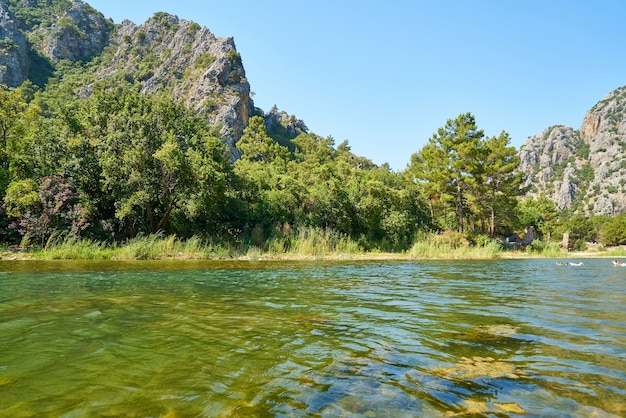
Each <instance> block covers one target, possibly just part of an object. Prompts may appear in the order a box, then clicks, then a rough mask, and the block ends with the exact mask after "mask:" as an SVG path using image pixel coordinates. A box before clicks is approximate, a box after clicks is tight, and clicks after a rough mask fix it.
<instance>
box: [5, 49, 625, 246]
mask: <svg viewBox="0 0 626 418" xmlns="http://www.w3.org/2000/svg"><path fill="white" fill-rule="evenodd" d="M232 59H237V57H236V56H233V58H232ZM74 70H78V69H75V68H74V67H70V68H69V71H67V74H66V76H65V80H64V81H63V80H61V79H60V78H55V79H52V80H50V83H51V84H50V85H54V86H55V88H54V89H48V90H43V91H41V90H38V89H37V87H34V86H33V85H32V84H30V83H25V84H24V85H23V86H21V87H19V88H14V89H8V88H6V87H3V88H1V89H0V197H1V198H2V203H3V205H2V206H1V207H0V226H1V227H2V231H1V236H0V240H2V241H4V242H7V243H19V242H20V241H21V243H22V245H27V244H36V245H39V246H46V245H47V244H50V243H57V242H67V240H68V239H69V240H72V241H71V242H74V243H75V242H78V241H76V240H87V242H88V243H92V244H89V245H91V246H93V245H96V246H97V244H93V243H97V242H103V241H108V242H109V243H110V245H116V243H119V242H126V241H128V240H132V239H137V238H136V237H141V236H161V234H165V235H166V236H169V237H180V238H181V239H185V238H186V239H196V240H197V239H198V237H201V238H202V239H203V240H204V241H203V242H213V241H215V240H217V241H219V242H222V243H224V242H229V243H230V244H228V245H231V246H233V248H234V247H236V246H237V245H239V244H238V243H243V242H245V243H247V245H250V246H256V247H258V248H259V250H263V251H268V252H270V253H281V252H285V251H291V252H306V251H314V250H311V247H315V245H317V246H318V247H321V248H325V249H326V250H329V251H332V249H341V251H347V252H352V251H355V249H356V248H357V247H358V248H359V249H360V250H366V251H367V250H384V251H408V250H410V251H411V254H421V253H423V252H424V251H427V250H426V249H425V248H424V247H421V246H419V245H418V243H419V242H420V241H422V242H425V243H426V242H427V241H428V242H429V243H430V244H432V245H430V247H431V248H432V247H433V245H434V246H435V247H440V246H442V245H443V247H441V248H444V247H445V248H450V249H452V250H454V249H455V248H458V247H459V246H464V245H465V246H467V245H473V246H476V247H480V248H484V252H485V253H489V254H491V253H493V251H497V250H498V249H499V248H501V246H500V244H498V243H497V242H496V241H494V240H493V238H497V237H503V236H505V235H508V234H510V233H512V232H514V231H516V230H518V231H521V230H522V229H523V228H526V227H530V226H532V227H534V228H535V230H537V231H538V232H539V233H540V236H542V237H544V239H545V238H547V239H549V238H550V237H552V238H555V239H558V238H559V237H560V236H561V235H562V234H563V233H564V232H566V231H567V232H568V233H569V234H570V237H571V238H570V243H571V244H570V245H571V246H572V247H575V248H582V247H583V246H584V243H585V242H586V241H589V240H597V241H600V242H602V243H605V244H606V245H609V244H611V245H614V244H624V243H626V232H625V231H626V221H624V219H623V218H624V217H623V216H617V217H615V218H608V217H605V218H599V217H598V218H593V219H586V218H582V217H573V216H568V215H567V214H564V213H562V214H559V213H557V211H556V210H555V208H554V205H553V204H552V202H550V201H549V200H547V199H544V198H542V199H539V200H530V199H529V200H526V201H521V202H519V203H518V196H520V195H522V194H523V192H524V190H523V189H522V187H521V174H520V173H518V172H517V171H516V168H517V167H518V165H519V159H518V157H517V156H516V151H515V149H514V148H513V147H511V146H510V145H509V142H510V138H509V136H508V134H506V132H503V133H501V134H500V135H499V136H497V137H486V136H485V135H484V134H483V132H482V131H481V130H479V129H478V128H477V125H476V122H475V120H474V117H473V116H472V115H471V114H469V113H467V114H462V115H459V117H457V118H456V119H454V120H448V121H447V123H446V125H445V126H444V127H443V128H441V129H439V130H438V132H437V133H436V134H435V135H433V137H432V138H431V139H430V141H429V142H428V143H427V144H426V146H424V147H423V148H422V149H421V150H419V151H418V152H417V153H416V154H414V155H413V156H412V157H411V162H410V164H409V166H408V168H407V170H405V171H404V172H394V171H391V170H390V169H389V168H388V167H386V166H377V165H375V164H373V163H372V162H371V161H369V160H368V159H366V158H363V157H359V156H357V155H355V154H353V153H352V152H351V150H350V147H349V145H348V144H347V142H344V143H341V144H339V145H337V146H336V145H335V143H334V140H333V138H332V137H326V138H324V137H320V136H318V135H315V134H314V133H302V134H300V135H299V136H297V137H296V138H291V139H289V138H287V137H285V136H279V137H278V138H276V139H275V138H273V137H272V136H271V135H270V133H268V132H267V130H266V126H265V123H264V120H263V118H262V117H260V116H253V117H251V118H250V121H249V125H248V127H247V128H246V129H245V131H244V134H243V136H242V137H241V139H240V140H239V141H238V143H237V147H238V149H239V151H240V153H241V158H239V159H238V160H237V161H235V162H232V161H231V160H230V159H229V158H227V155H228V152H227V150H226V148H225V146H224V144H223V143H222V142H221V140H220V138H219V135H218V132H219V131H218V127H212V126H209V125H208V124H207V122H206V119H205V118H203V117H202V116H201V115H199V114H197V113H195V112H193V111H191V110H189V109H187V108H185V107H184V106H183V105H182V104H178V103H176V102H175V101H174V100H173V99H172V98H171V96H169V95H167V94H160V95H156V96H151V95H145V94H142V93H140V91H139V90H138V88H137V87H136V86H135V85H134V84H132V83H130V82H124V81H123V80H115V82H112V81H109V82H104V83H102V82H101V83H95V84H94V85H93V86H92V89H91V95H90V96H88V97H87V98H81V97H78V96H76V95H75V94H74V93H73V90H74V89H73V88H71V86H72V85H76V84H78V81H79V78H80V76H79V75H78V74H79V73H77V72H76V71H74ZM277 139H278V140H279V141H280V142H279V141H277ZM608 225H610V227H607V226H608ZM454 230H456V231H457V232H455V233H452V231H454ZM445 231H448V232H447V233H443V234H441V232H445ZM432 232H435V234H434V235H433V233H432ZM438 232H439V233H440V234H439V235H438V234H437V233H438ZM154 234H156V235H154ZM192 237H193V238H192ZM425 237H429V238H425ZM437 237H438V238H437ZM490 237H491V238H490ZM135 242H140V241H135ZM89 245H88V246H89ZM177 245H178V244H177ZM182 245H183V244H180V245H179V246H182ZM537 245H539V244H537ZM176 248H179V247H176ZM203 248H209V249H210V248H213V247H211V245H208V246H206V247H203ZM222 248H224V246H222ZM326 250H325V251H326ZM535 250H537V249H536V248H535ZM206 251H210V250H206Z"/></svg>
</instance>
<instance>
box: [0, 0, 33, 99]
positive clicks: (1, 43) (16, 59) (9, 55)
mask: <svg viewBox="0 0 626 418" xmlns="http://www.w3.org/2000/svg"><path fill="white" fill-rule="evenodd" d="M28 67H29V62H28V45H27V41H26V36H24V34H23V33H22V32H21V31H20V29H19V22H18V21H17V19H16V18H15V15H14V14H13V13H12V12H11V11H10V10H9V7H8V5H7V4H6V3H5V2H4V1H2V0H0V84H6V85H7V86H10V87H15V86H19V85H20V84H22V83H23V82H24V81H25V80H27V79H28Z"/></svg>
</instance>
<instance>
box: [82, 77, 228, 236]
mask: <svg viewBox="0 0 626 418" xmlns="http://www.w3.org/2000/svg"><path fill="white" fill-rule="evenodd" d="M81 119H82V122H81V123H82V124H83V127H84V128H85V129H83V131H82V133H81V135H82V140H83V146H91V147H93V148H94V149H95V151H96V153H97V162H98V166H99V172H100V178H101V183H100V187H101V193H102V194H103V195H104V196H106V197H103V198H102V199H101V201H100V204H102V205H110V204H113V205H114V213H115V218H116V220H117V221H118V222H119V223H120V225H121V226H123V227H125V229H126V230H127V231H128V233H129V234H130V235H135V234H137V233H139V232H149V233H154V232H157V231H168V230H169V229H168V227H169V224H170V220H171V218H172V216H173V214H174V213H176V216H177V218H180V219H186V220H187V221H189V222H191V221H192V220H193V219H195V217H197V216H198V214H200V213H203V214H204V216H208V214H207V211H208V212H211V210H210V209H209V208H208V207H207V205H213V209H215V207H217V206H219V205H217V204H215V203H211V202H223V200H224V194H225V189H226V183H227V177H228V166H227V164H228V163H227V161H226V159H225V149H224V147H223V145H222V144H221V143H220V141H219V139H218V138H217V136H216V135H215V133H214V132H213V131H211V129H210V128H209V127H208V125H207V124H206V121H205V120H203V119H202V118H201V117H200V116H199V115H197V114H195V113H193V112H192V111H190V110H187V109H186V108H185V107H184V106H182V105H181V104H177V103H175V102H173V101H172V99H171V98H170V97H168V96H158V97H153V96H147V95H143V94H141V93H139V92H138V91H137V90H136V89H135V88H133V87H129V86H123V87H121V88H119V89H117V90H107V89H96V90H95V91H94V93H93V95H92V97H91V98H90V99H89V101H88V102H87V103H86V104H85V107H84V110H83V115H82V117H81ZM87 143H88V144H89V145H86V144H87ZM102 211H103V212H106V210H102ZM174 232H176V231H174Z"/></svg>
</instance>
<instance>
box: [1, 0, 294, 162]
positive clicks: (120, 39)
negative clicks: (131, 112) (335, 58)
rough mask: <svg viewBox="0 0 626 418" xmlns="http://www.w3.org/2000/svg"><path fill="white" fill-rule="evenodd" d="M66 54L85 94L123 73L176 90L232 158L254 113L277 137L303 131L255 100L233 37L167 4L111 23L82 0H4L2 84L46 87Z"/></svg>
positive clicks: (144, 85) (146, 88) (145, 86)
mask: <svg viewBox="0 0 626 418" xmlns="http://www.w3.org/2000/svg"><path fill="white" fill-rule="evenodd" d="M62 60H69V61H74V62H82V63H85V64H86V65H85V66H84V67H83V68H84V71H85V75H84V76H83V77H82V79H81V83H80V87H79V91H78V93H79V94H80V95H82V96H87V95H89V94H90V92H91V88H92V86H93V84H94V83H96V82H98V81H102V80H115V79H120V78H122V79H124V80H126V81H130V82H131V83H135V84H139V85H140V88H141V89H142V91H143V92H145V93H147V94H151V93H156V92H168V93H170V94H172V96H173V98H174V99H175V100H178V101H181V102H183V103H185V104H186V105H187V106H188V107H189V108H192V109H194V110H196V111H197V112H199V113H201V114H203V115H205V116H206V117H207V120H208V122H209V123H210V124H211V125H214V126H219V127H220V129H221V134H222V138H223V140H224V142H225V143H226V145H227V146H228V149H229V150H230V154H231V156H232V158H233V159H235V158H237V157H238V151H237V148H236V147H235V143H236V142H237V140H238V139H239V138H240V137H241V135H242V133H243V130H244V128H245V127H246V126H247V124H248V119H249V117H250V116H252V115H253V114H258V115H261V116H264V118H265V120H266V124H267V126H268V131H270V132H274V133H275V135H276V136H278V137H280V138H288V139H291V138H293V137H295V136H297V134H299V133H301V132H304V131H306V126H305V125H304V123H303V122H302V121H298V120H297V119H295V118H293V117H292V116H289V115H287V114H286V113H285V112H280V113H279V112H278V111H277V110H276V109H273V110H272V111H270V112H268V113H267V114H265V113H264V112H263V111H261V110H260V109H256V108H255V107H254V104H253V101H252V99H251V98H250V85H249V83H248V80H247V79H246V73H245V70H244V67H243V62H242V58H241V56H240V55H239V53H238V52H237V50H236V47H235V42H234V40H233V38H230V37H229V38H220V37H217V36H215V35H213V34H212V33H211V32H210V31H209V30H208V29H207V28H204V27H201V26H200V25H198V24H197V23H195V22H192V21H188V20H182V19H179V18H178V17H176V16H173V15H169V14H167V13H162V12H160V13H156V14H155V15H154V16H153V17H152V18H150V19H148V20H147V21H146V22H144V23H143V24H139V25H138V24H135V23H133V22H130V21H128V20H125V21H123V22H122V23H121V24H118V25H114V24H113V22H112V21H110V20H107V19H105V18H104V16H103V15H102V14H101V13H100V12H98V11H97V10H95V9H93V8H92V7H91V6H89V5H88V4H86V3H84V2H83V1H81V0H47V1H45V2H41V1H36V0H0V84H7V85H8V86H10V87H14V86H18V85H20V84H21V83H22V82H24V81H25V80H31V81H33V82H34V83H35V84H37V85H39V86H40V87H45V85H46V82H47V79H48V77H50V76H51V75H52V74H53V72H54V71H55V69H57V68H58V64H59V63H60V62H62ZM57 76H58V77H60V78H63V76H64V74H63V73H62V72H61V73H59V72H57Z"/></svg>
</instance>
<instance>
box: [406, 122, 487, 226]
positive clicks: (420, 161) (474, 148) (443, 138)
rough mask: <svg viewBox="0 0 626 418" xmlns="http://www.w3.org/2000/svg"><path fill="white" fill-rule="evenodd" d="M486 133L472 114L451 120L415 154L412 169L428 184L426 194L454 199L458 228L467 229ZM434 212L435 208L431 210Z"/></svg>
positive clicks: (427, 195)
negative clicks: (469, 208) (478, 163)
mask: <svg viewBox="0 0 626 418" xmlns="http://www.w3.org/2000/svg"><path fill="white" fill-rule="evenodd" d="M483 136H484V133H483V131H482V130H479V129H478V127H477V125H476V121H475V119H474V116H473V115H472V114H471V113H464V114H461V115H459V116H458V117H457V118H456V119H448V121H447V122H446V125H445V126H444V127H442V128H439V129H438V130H437V133H435V134H434V135H433V136H432V137H431V138H430V139H429V141H428V143H427V144H426V146H424V147H423V148H422V150H421V151H420V152H418V153H417V155H414V156H412V157H411V163H410V165H409V168H408V171H409V173H410V175H411V176H412V177H413V178H414V179H415V181H417V182H419V183H421V184H422V187H425V188H426V189H425V192H424V193H425V197H426V198H427V199H428V200H429V201H430V202H431V207H432V203H433V202H434V201H435V200H438V201H447V200H448V199H447V197H452V198H453V199H454V205H455V208H456V213H457V222H458V230H459V232H462V231H463V230H464V219H465V215H466V214H465V208H466V205H467V198H468V194H469V193H470V192H471V190H472V189H473V187H474V184H475V178H474V176H475V173H476V170H477V162H478V150H479V148H480V141H481V140H482V138H483ZM431 213H432V210H431Z"/></svg>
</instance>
